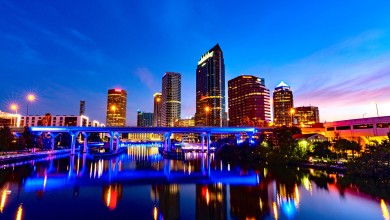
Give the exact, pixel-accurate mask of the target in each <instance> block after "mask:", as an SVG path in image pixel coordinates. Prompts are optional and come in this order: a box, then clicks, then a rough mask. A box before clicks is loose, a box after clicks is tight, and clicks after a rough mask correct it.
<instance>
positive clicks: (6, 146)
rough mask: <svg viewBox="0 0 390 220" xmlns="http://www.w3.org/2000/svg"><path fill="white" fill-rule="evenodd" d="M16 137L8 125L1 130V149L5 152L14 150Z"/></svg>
mask: <svg viewBox="0 0 390 220" xmlns="http://www.w3.org/2000/svg"><path fill="white" fill-rule="evenodd" d="M13 140H14V135H13V134H12V132H11V128H10V127H9V126H7V125H5V126H3V127H2V128H0V149H1V150H2V151H3V152H4V151H8V150H13V149H14V148H15V144H13V142H12V141H13Z"/></svg>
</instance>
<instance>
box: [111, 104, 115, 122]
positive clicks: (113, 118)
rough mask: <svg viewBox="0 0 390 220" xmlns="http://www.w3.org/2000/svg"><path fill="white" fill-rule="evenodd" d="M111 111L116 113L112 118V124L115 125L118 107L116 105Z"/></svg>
mask: <svg viewBox="0 0 390 220" xmlns="http://www.w3.org/2000/svg"><path fill="white" fill-rule="evenodd" d="M111 110H112V111H113V112H114V115H113V116H112V120H113V123H112V124H113V125H114V124H115V122H116V118H115V111H116V106H115V105H113V106H111Z"/></svg>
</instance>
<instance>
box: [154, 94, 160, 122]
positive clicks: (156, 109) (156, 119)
mask: <svg viewBox="0 0 390 220" xmlns="http://www.w3.org/2000/svg"><path fill="white" fill-rule="evenodd" d="M153 100H154V111H153V126H154V127H161V106H162V94H161V93H160V92H156V93H154V95H153Z"/></svg>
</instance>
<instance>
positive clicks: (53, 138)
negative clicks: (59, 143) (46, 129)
mask: <svg viewBox="0 0 390 220" xmlns="http://www.w3.org/2000/svg"><path fill="white" fill-rule="evenodd" d="M49 134H50V137H51V141H50V145H51V150H54V147H55V142H56V137H57V136H58V135H59V134H60V133H58V134H54V133H53V132H50V133H49Z"/></svg>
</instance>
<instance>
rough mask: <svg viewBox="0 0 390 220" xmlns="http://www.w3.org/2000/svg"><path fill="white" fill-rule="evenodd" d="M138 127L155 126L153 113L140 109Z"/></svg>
mask: <svg viewBox="0 0 390 220" xmlns="http://www.w3.org/2000/svg"><path fill="white" fill-rule="evenodd" d="M137 127H153V113H151V112H142V111H141V110H138V111H137Z"/></svg>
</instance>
